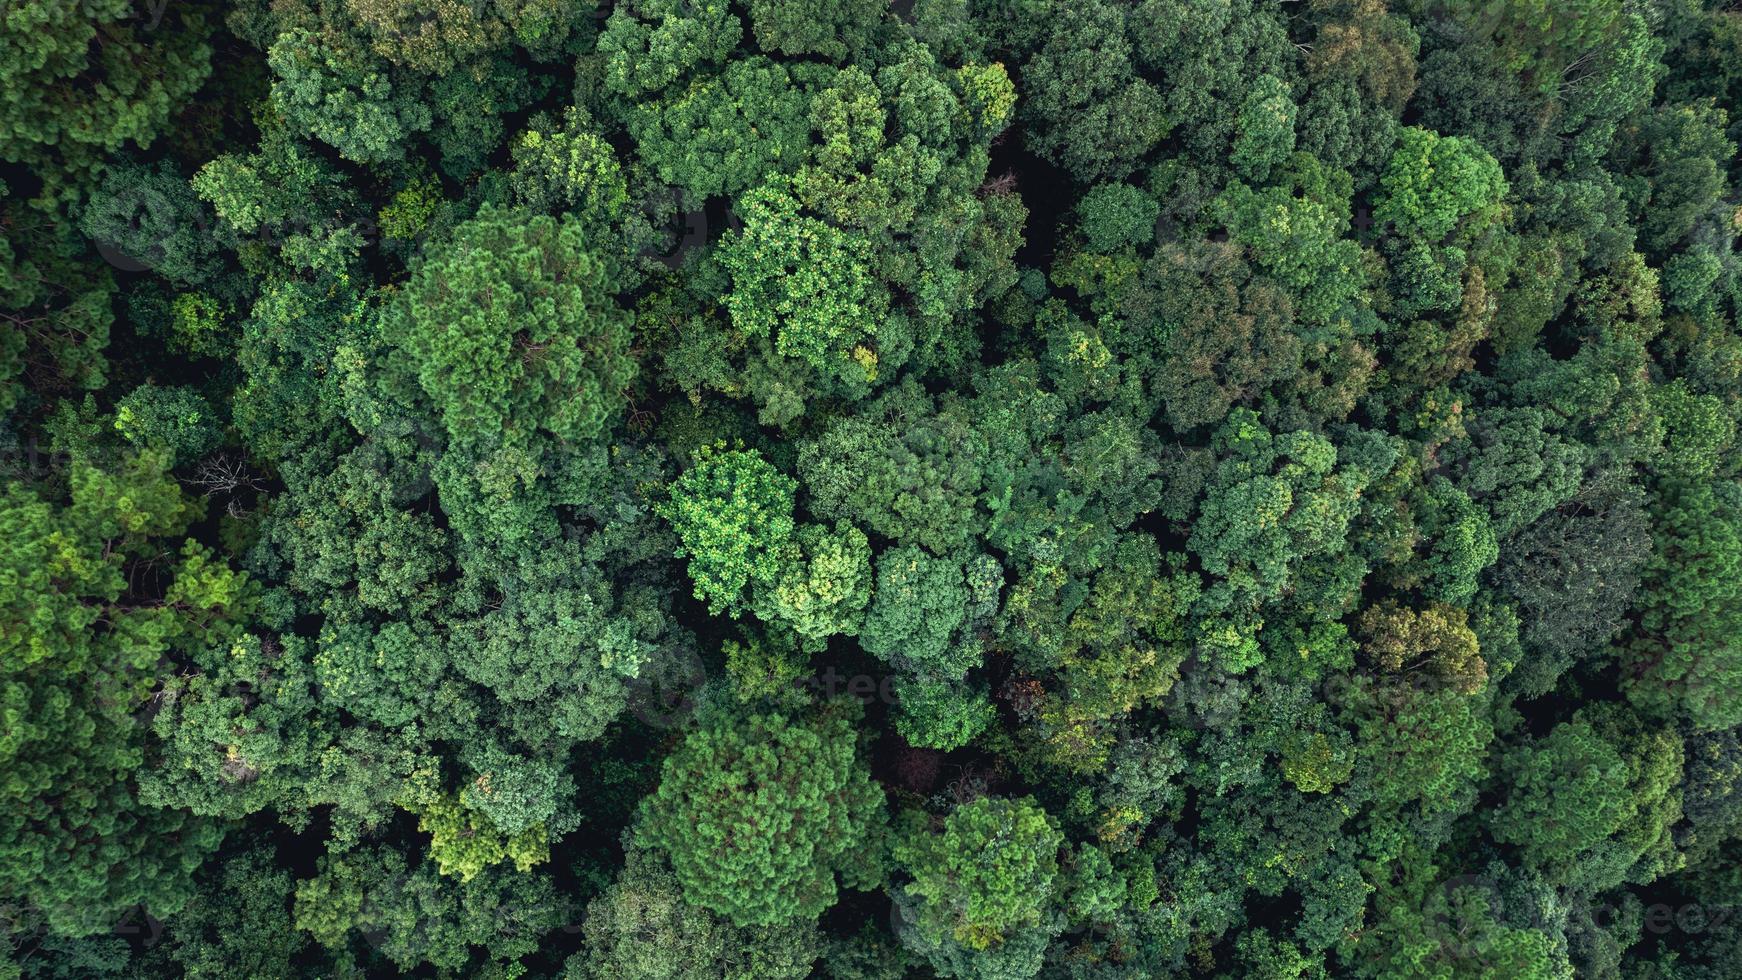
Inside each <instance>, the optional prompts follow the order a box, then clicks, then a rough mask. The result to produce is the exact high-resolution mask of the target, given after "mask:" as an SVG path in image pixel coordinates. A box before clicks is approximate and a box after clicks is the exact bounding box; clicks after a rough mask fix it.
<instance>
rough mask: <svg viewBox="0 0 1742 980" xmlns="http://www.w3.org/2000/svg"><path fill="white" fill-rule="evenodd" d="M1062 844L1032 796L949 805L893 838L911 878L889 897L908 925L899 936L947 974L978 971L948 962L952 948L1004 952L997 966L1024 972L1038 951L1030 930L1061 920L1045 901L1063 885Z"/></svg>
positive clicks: (1034, 965) (970, 957)
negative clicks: (937, 822)
mask: <svg viewBox="0 0 1742 980" xmlns="http://www.w3.org/2000/svg"><path fill="white" fill-rule="evenodd" d="M1063 844H1064V838H1063V836H1062V835H1061V834H1060V832H1059V829H1058V825H1057V822H1056V821H1055V820H1054V819H1053V818H1052V817H1051V816H1049V815H1048V814H1047V812H1046V811H1045V810H1042V809H1041V808H1040V807H1039V806H1038V805H1036V804H1035V803H1034V801H1033V800H1032V799H1022V800H1010V799H1004V798H999V797H983V798H981V799H978V800H975V801H974V802H972V803H966V804H963V805H961V806H958V807H956V808H955V809H954V810H952V811H951V812H950V815H949V816H948V817H946V818H945V819H944V820H943V825H942V827H941V829H940V830H938V831H923V830H922V831H920V832H918V833H916V834H913V835H911V836H907V837H904V838H902V839H901V840H900V841H898V843H897V845H896V849H895V861H896V863H897V865H898V866H899V867H901V868H902V869H904V870H905V871H906V872H907V874H908V875H910V876H911V880H910V881H909V882H908V883H907V884H905V885H903V886H901V888H900V890H899V891H897V892H896V895H895V897H896V903H897V907H898V908H900V909H901V910H902V913H903V916H902V917H903V923H904V925H905V926H906V927H907V928H908V929H911V933H907V932H904V933H903V942H904V944H906V945H908V946H909V947H910V948H914V949H915V950H916V951H917V952H920V953H922V954H923V955H925V956H927V958H928V959H930V960H931V961H932V964H933V967H934V968H936V969H938V970H939V972H940V973H944V974H946V975H950V976H963V975H968V976H974V975H980V974H978V973H976V972H974V971H973V970H972V969H971V968H970V969H969V970H966V971H964V970H962V969H958V968H956V967H957V964H959V963H961V962H962V959H961V958H960V954H961V953H966V954H967V958H966V959H967V962H970V963H971V962H973V961H974V958H975V957H976V956H977V955H983V956H985V957H986V958H987V959H991V960H995V959H997V958H998V957H1000V955H1001V951H1003V950H1010V951H1011V952H1010V953H1009V954H1008V955H1011V956H1013V957H1014V959H1013V960H1010V961H1008V962H1006V964H1005V966H1006V967H1008V968H1010V969H1011V971H1012V974H1013V975H1017V976H1022V975H1029V976H1032V975H1033V974H1034V973H1036V972H1038V970H1039V968H1040V956H1039V950H1038V949H1036V948H1035V944H1034V942H1033V939H1032V938H1031V937H1041V939H1042V942H1044V937H1046V936H1048V935H1050V934H1051V933H1054V932H1056V931H1058V930H1059V929H1060V928H1062V927H1063V924H1064V923H1063V921H1062V916H1060V914H1059V912H1058V911H1057V909H1056V908H1055V907H1054V906H1053V905H1052V903H1051V902H1050V901H1049V900H1050V899H1051V897H1052V895H1053V891H1054V889H1055V888H1062V886H1063V884H1064V883H1063V882H1062V881H1061V880H1060V879H1061V875H1060V867H1059V850H1060V848H1061V847H1062V846H1063ZM1024 967H1026V972H1024Z"/></svg>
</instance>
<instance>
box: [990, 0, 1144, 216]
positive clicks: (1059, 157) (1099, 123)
mask: <svg viewBox="0 0 1742 980" xmlns="http://www.w3.org/2000/svg"><path fill="white" fill-rule="evenodd" d="M1049 10H1050V12H1051V13H1052V14H1053V15H1054V16H1055V17H1056V18H1057V20H1056V21H1054V23H1053V26H1052V28H1051V29H1050V30H1048V31H1047V34H1046V37H1047V40H1046V43H1045V44H1044V45H1042V46H1041V47H1040V50H1039V51H1037V52H1035V54H1034V56H1033V57H1032V58H1030V59H1029V60H1028V62H1027V63H1026V64H1024V65H1023V66H1022V78H1023V83H1024V85H1023V88H1024V92H1023V95H1024V96H1025V98H1024V99H1022V100H1021V102H1020V105H1021V107H1022V110H1023V111H1024V113H1025V115H1026V116H1027V118H1028V120H1029V124H1030V125H1029V127H1028V133H1029V136H1028V139H1029V143H1030V145H1031V146H1033V147H1034V149H1035V151H1036V152H1038V153H1040V154H1041V155H1042V156H1045V157H1047V158H1048V159H1051V160H1053V161H1054V162H1056V163H1058V164H1060V165H1061V166H1063V167H1064V168H1065V169H1066V170H1067V171H1069V172H1070V173H1071V175H1072V176H1074V177H1075V178H1076V179H1078V180H1080V181H1083V182H1084V183H1089V182H1093V181H1097V180H1104V179H1109V178H1111V179H1118V178H1122V177H1124V176H1126V175H1127V174H1129V173H1131V172H1132V171H1133V170H1135V169H1136V168H1137V165H1138V164H1139V163H1140V162H1141V161H1142V160H1143V158H1144V157H1145V156H1146V155H1147V154H1148V153H1149V151H1150V149H1151V148H1152V147H1154V146H1155V144H1156V143H1158V142H1160V140H1161V138H1162V137H1163V136H1165V135H1166V134H1167V130H1168V128H1169V126H1168V113H1167V112H1166V109H1165V108H1164V105H1163V101H1162V95H1161V93H1160V92H1159V91H1158V90H1157V89H1156V87H1155V86H1154V85H1152V84H1150V82H1148V81H1147V80H1145V79H1143V78H1142V77H1140V76H1139V75H1138V72H1137V68H1136V65H1134V64H1133V61H1134V58H1133V53H1132V45H1131V40H1130V38H1129V36H1128V34H1127V27H1126V17H1127V16H1128V13H1127V10H1126V8H1124V7H1122V6H1119V5H1115V4H1111V3H1104V2H1100V0H1096V2H1093V3H1080V4H1063V5H1057V6H1052V7H1049ZM1131 16H1141V15H1140V14H1131Z"/></svg>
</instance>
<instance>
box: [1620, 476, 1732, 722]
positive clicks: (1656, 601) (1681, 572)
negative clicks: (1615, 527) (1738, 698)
mask: <svg viewBox="0 0 1742 980" xmlns="http://www.w3.org/2000/svg"><path fill="white" fill-rule="evenodd" d="M1661 506H1662V508H1663V509H1662V510H1661V511H1660V515H1659V519H1658V523H1657V527H1656V528H1655V529H1654V531H1653V534H1652V537H1653V540H1654V541H1655V543H1656V547H1655V549H1654V551H1653V554H1652V557H1651V559H1650V560H1649V561H1648V562H1647V563H1646V565H1645V584H1644V592H1643V594H1642V595H1641V596H1640V630H1639V633H1638V635H1637V636H1636V637H1634V638H1633V639H1632V640H1631V641H1630V642H1629V643H1628V644H1627V645H1626V649H1625V655H1624V656H1625V660H1626V663H1627V667H1628V670H1627V673H1625V674H1624V675H1623V681H1622V683H1623V687H1624V689H1625V690H1626V691H1627V694H1628V696H1629V697H1630V698H1631V699H1632V700H1634V701H1635V702H1636V703H1638V704H1640V705H1641V706H1642V707H1645V708H1647V709H1648V710H1651V711H1653V712H1657V713H1660V714H1667V715H1669V716H1672V717H1682V718H1686V719H1687V720H1688V721H1689V722H1690V723H1691V724H1692V725H1693V726H1694V728H1695V729H1697V730H1702V731H1711V730H1715V729H1720V728H1728V727H1731V726H1732V725H1733V724H1734V723H1735V722H1736V720H1737V719H1738V717H1742V716H1739V715H1738V714H1737V712H1738V710H1739V709H1738V707H1737V706H1736V703H1735V700H1734V699H1732V698H1729V697H1726V696H1724V695H1722V694H1721V693H1720V692H1721V691H1724V690H1728V689H1729V688H1730V686H1731V684H1732V682H1733V680H1734V679H1735V677H1736V671H1737V670H1738V669H1739V667H1742V661H1738V659H1737V656H1736V646H1735V643H1734V642H1733V637H1734V636H1735V630H1736V626H1737V623H1736V616H1737V614H1738V612H1739V611H1742V603H1739V602H1738V596H1737V589H1738V588H1739V586H1738V584H1737V583H1738V582H1739V581H1742V576H1738V575H1737V569H1738V568H1742V530H1739V529H1742V488H1738V486H1737V485H1736V484H1735V483H1733V482H1729V481H1701V482H1698V483H1693V484H1685V485H1674V484H1672V485H1671V486H1669V487H1667V488H1666V493H1665V496H1664V498H1663V501H1662V504H1661Z"/></svg>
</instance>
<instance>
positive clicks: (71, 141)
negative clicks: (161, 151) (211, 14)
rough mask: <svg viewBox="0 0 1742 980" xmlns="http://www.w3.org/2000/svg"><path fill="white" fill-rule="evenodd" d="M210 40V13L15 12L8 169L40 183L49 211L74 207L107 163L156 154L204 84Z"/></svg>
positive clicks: (47, 7) (1, 75)
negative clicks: (129, 150)
mask: <svg viewBox="0 0 1742 980" xmlns="http://www.w3.org/2000/svg"><path fill="white" fill-rule="evenodd" d="M164 17H168V18H170V22H169V23H168V24H163V23H162V20H163V18H164ZM160 27H161V28H163V29H162V30H161V32H159V31H158V30H157V28H160ZM210 39H211V28H210V24H209V22H208V20H207V16H206V12H205V11H202V10H199V9H198V8H194V7H178V8H175V9H173V10H170V9H160V10H158V12H157V14H156V15H155V16H154V17H152V18H141V17H139V16H138V10H137V8H136V7H135V6H134V5H133V4H131V3H129V2H128V0H88V2H82V3H79V4H76V5H71V6H69V5H67V4H62V3H55V2H52V0H44V2H30V3H21V4H16V5H9V6H8V7H7V10H6V14H5V21H4V24H3V26H0V89H4V90H5V91H6V92H8V93H10V94H9V95H8V96H7V98H6V100H5V103H4V109H0V159H4V160H6V161H8V162H11V163H22V164H24V165H26V166H28V167H30V168H31V169H32V170H34V171H36V172H37V173H39V174H40V175H41V176H42V178H43V179H44V186H43V192H42V200H44V201H45V202H48V201H55V200H56V199H61V200H65V199H69V198H76V197H77V196H78V194H79V193H80V192H81V191H82V189H83V188H82V187H81V186H80V185H87V184H88V182H89V181H90V180H91V179H92V178H93V177H95V176H96V175H97V173H98V172H99V171H100V169H101V167H102V163H103V158H104V155H105V154H108V153H113V152H115V151H116V150H119V149H121V147H122V146H123V145H124V144H126V143H128V142H132V143H134V144H136V145H138V146H140V147H147V146H150V145H151V144H152V142H153V141H154V140H155V139H156V138H157V136H158V135H159V133H160V132H162V131H163V129H164V128H165V127H166V126H167V125H168V123H169V120H170V116H171V115H172V114H174V113H175V112H176V111H178V110H179V109H180V107H181V103H182V102H184V101H185V100H186V99H187V98H188V97H189V96H191V95H193V94H194V92H195V90H197V89H198V88H199V87H200V85H201V83H203V82H204V81H205V80H206V77H207V76H208V75H209V74H210V73H211V57H212V46H211V43H210Z"/></svg>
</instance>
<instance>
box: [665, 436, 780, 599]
mask: <svg viewBox="0 0 1742 980" xmlns="http://www.w3.org/2000/svg"><path fill="white" fill-rule="evenodd" d="M797 489H798V483H797V481H795V480H793V479H792V477H789V476H787V475H786V474H784V473H782V472H780V471H779V470H777V469H775V468H774V467H773V466H771V465H770V464H769V463H768V462H767V461H766V460H764V459H763V458H762V456H761V454H759V453H757V452H755V451H754V450H750V451H746V450H742V449H733V450H725V449H724V448H723V447H704V449H703V450H702V452H701V454H700V455H699V456H698V457H697V459H696V461H695V465H693V466H691V467H690V468H689V469H687V470H685V471H684V473H683V475H682V476H681V477H679V478H678V479H677V481H676V482H675V483H673V484H672V486H671V495H670V497H669V499H668V500H667V502H666V503H665V504H663V505H661V506H660V508H659V513H660V516H661V517H664V518H665V519H666V520H668V521H670V522H671V524H672V528H673V530H675V531H676V532H677V536H678V540H679V541H680V542H682V548H681V550H680V551H679V553H678V557H680V558H681V557H687V558H689V560H690V562H689V569H690V579H691V580H692V581H693V582H694V583H695V595H696V598H697V599H701V600H703V601H704V602H706V603H707V604H708V608H709V610H710V611H713V612H716V613H718V612H722V611H727V610H734V609H737V608H738V607H739V603H740V601H741V599H742V596H743V592H744V588H745V586H746V585H750V584H752V583H756V584H757V585H759V586H760V585H772V584H773V583H774V582H775V580H776V577H777V576H778V575H779V574H780V560H781V550H782V547H783V546H784V545H785V544H786V542H787V539H788V538H790V537H791V536H792V532H793V520H792V507H793V494H794V493H795V492H796V491H797Z"/></svg>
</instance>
